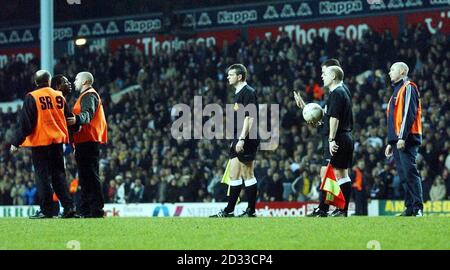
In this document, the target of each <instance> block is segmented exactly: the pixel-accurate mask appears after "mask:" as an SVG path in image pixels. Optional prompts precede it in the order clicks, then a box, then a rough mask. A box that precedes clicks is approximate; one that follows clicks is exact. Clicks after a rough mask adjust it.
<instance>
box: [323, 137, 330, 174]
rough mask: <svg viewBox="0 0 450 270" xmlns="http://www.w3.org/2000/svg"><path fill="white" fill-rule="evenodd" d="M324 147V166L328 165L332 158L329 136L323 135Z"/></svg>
mask: <svg viewBox="0 0 450 270" xmlns="http://www.w3.org/2000/svg"><path fill="white" fill-rule="evenodd" d="M322 148H323V159H322V166H323V167H326V166H328V163H330V160H331V154H330V143H329V142H328V136H322Z"/></svg>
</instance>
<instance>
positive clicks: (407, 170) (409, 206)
mask: <svg viewBox="0 0 450 270" xmlns="http://www.w3.org/2000/svg"><path fill="white" fill-rule="evenodd" d="M392 147H393V149H394V160H395V165H396V166H397V172H398V176H399V177H400V182H401V183H402V185H403V187H404V189H405V207H406V211H407V212H408V214H415V213H417V211H418V210H422V211H423V195H422V179H421V177H420V174H419V171H418V170H417V165H416V156H417V151H418V149H419V146H418V145H406V147H405V149H403V150H398V149H397V145H396V144H394V145H392Z"/></svg>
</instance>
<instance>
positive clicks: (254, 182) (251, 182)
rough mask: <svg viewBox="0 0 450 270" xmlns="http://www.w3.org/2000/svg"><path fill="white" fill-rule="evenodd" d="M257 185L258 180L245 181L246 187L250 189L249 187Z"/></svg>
mask: <svg viewBox="0 0 450 270" xmlns="http://www.w3.org/2000/svg"><path fill="white" fill-rule="evenodd" d="M255 184H256V178H255V177H253V178H251V179H247V180H245V181H244V185H245V186H246V187H249V186H252V185H255Z"/></svg>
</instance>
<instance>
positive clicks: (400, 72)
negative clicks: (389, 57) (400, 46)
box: [389, 62, 409, 83]
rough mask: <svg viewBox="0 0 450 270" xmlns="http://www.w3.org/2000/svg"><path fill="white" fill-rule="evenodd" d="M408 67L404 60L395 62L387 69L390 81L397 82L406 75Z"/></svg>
mask: <svg viewBox="0 0 450 270" xmlns="http://www.w3.org/2000/svg"><path fill="white" fill-rule="evenodd" d="M408 72H409V67H408V65H407V64H406V63H404V62H395V63H394V64H392V66H391V69H390V71H389V77H390V78H391V81H392V82H394V83H395V82H398V81H400V80H401V79H403V78H405V77H407V76H408Z"/></svg>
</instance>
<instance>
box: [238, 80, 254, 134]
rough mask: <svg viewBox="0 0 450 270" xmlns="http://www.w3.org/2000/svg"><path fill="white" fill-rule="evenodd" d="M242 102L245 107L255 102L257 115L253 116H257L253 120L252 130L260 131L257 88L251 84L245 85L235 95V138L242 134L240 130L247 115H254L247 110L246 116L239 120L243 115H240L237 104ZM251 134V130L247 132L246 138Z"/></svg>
mask: <svg viewBox="0 0 450 270" xmlns="http://www.w3.org/2000/svg"><path fill="white" fill-rule="evenodd" d="M240 104H242V105H243V106H244V107H245V106H247V105H249V104H255V107H256V116H253V117H256V118H255V119H254V120H253V124H252V130H253V129H256V132H257V131H258V129H257V127H258V114H259V112H258V110H259V107H258V98H257V97H256V90H255V89H253V88H252V87H250V86H249V85H245V86H244V87H243V88H242V89H241V90H240V91H239V92H238V93H237V94H235V95H234V105H233V111H234V138H235V139H238V138H239V136H240V135H241V134H240V132H241V131H242V128H243V124H244V119H245V117H246V116H252V115H250V113H249V112H248V111H245V114H244V118H241V119H239V121H238V117H242V116H239V114H238V107H237V106H238V105H240ZM238 124H239V125H240V126H239V127H238ZM238 132H239V133H238ZM250 134H251V131H250V132H249V134H247V137H246V139H248V137H249V135H250Z"/></svg>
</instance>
